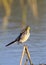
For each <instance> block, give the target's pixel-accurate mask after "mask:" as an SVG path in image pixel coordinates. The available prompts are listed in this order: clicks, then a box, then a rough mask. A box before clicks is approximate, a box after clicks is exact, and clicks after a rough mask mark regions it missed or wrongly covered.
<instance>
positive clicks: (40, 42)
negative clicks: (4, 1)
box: [0, 0, 46, 65]
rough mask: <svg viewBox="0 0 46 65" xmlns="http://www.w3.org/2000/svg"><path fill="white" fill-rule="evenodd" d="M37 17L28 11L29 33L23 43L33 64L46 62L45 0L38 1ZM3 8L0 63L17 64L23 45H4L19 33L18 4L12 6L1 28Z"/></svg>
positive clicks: (0, 20) (0, 21)
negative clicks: (7, 19) (28, 36)
mask: <svg viewBox="0 0 46 65" xmlns="http://www.w3.org/2000/svg"><path fill="white" fill-rule="evenodd" d="M14 13H15V14H14ZM38 13H39V19H38V20H35V19H34V17H33V15H32V14H31V11H30V9H29V11H28V17H27V24H29V25H30V26H31V35H30V38H29V40H28V41H27V42H26V43H25V44H27V45H28V49H29V51H30V54H31V58H32V62H33V64H34V65H38V64H41V63H43V64H46V0H42V2H41V0H39V1H38ZM3 16H4V12H3V8H1V11H0V65H19V63H20V58H21V53H22V50H23V45H21V44H20V45H17V43H16V44H13V45H11V46H9V47H5V45H6V44H8V43H9V42H11V41H12V40H14V39H15V38H16V37H17V36H18V35H19V33H20V31H21V28H20V23H21V22H20V21H21V18H22V17H21V11H20V9H19V6H17V8H14V9H13V11H12V15H11V16H10V18H9V19H10V20H9V22H8V26H7V28H6V29H3V28H2V23H3V22H2V18H3Z"/></svg>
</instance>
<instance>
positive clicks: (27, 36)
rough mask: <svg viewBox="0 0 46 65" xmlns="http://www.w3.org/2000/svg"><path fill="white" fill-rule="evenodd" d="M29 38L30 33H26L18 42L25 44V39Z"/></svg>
mask: <svg viewBox="0 0 46 65" xmlns="http://www.w3.org/2000/svg"><path fill="white" fill-rule="evenodd" d="M29 36H30V33H27V34H26V35H23V36H22V38H21V39H20V42H22V43H23V42H25V41H27V39H28V38H29Z"/></svg>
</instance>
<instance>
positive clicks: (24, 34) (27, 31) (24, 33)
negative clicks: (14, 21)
mask: <svg viewBox="0 0 46 65" xmlns="http://www.w3.org/2000/svg"><path fill="white" fill-rule="evenodd" d="M30 29H31V28H30V26H26V27H25V28H24V29H23V30H22V32H21V33H20V35H19V36H18V37H17V38H16V39H15V40H14V41H12V42H10V43H9V44H7V45H5V46H6V47H7V46H9V45H11V44H13V43H15V42H18V44H19V43H24V42H26V41H27V40H28V38H29V36H30Z"/></svg>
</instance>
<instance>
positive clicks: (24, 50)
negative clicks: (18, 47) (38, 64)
mask: <svg viewBox="0 0 46 65" xmlns="http://www.w3.org/2000/svg"><path fill="white" fill-rule="evenodd" d="M25 54H27V57H28V60H29V62H30V65H33V64H32V61H31V58H30V53H29V51H28V47H27V46H26V45H24V48H23V51H22V56H21V59H20V65H22V60H23V57H24V55H25Z"/></svg>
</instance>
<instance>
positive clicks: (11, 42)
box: [6, 39, 17, 47]
mask: <svg viewBox="0 0 46 65" xmlns="http://www.w3.org/2000/svg"><path fill="white" fill-rule="evenodd" d="M16 41H17V39H16V40H14V41H12V42H10V43H9V44H7V45H6V47H7V46H9V45H11V44H13V43H14V42H16Z"/></svg>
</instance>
